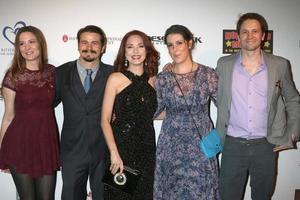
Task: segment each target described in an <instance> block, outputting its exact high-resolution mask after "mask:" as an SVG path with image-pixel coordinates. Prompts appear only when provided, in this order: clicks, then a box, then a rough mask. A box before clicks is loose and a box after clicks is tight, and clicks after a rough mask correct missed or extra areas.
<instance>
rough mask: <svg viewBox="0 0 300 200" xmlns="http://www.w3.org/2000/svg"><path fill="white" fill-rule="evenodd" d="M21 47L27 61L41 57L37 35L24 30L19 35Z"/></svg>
mask: <svg viewBox="0 0 300 200" xmlns="http://www.w3.org/2000/svg"><path fill="white" fill-rule="evenodd" d="M18 44H19V49H20V53H21V55H22V57H23V58H24V59H25V61H26V62H32V61H38V60H39V58H40V45H39V43H38V41H37V38H36V37H35V35H34V34H33V33H31V32H23V33H21V34H20V37H19V43H18Z"/></svg>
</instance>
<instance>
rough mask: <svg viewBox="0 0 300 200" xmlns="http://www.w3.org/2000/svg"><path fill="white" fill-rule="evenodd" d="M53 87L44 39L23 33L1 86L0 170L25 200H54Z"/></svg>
mask: <svg viewBox="0 0 300 200" xmlns="http://www.w3.org/2000/svg"><path fill="white" fill-rule="evenodd" d="M54 83H55V81H54V66H52V65H49V64H47V46H46V41H45V38H44V35H43V34H42V32H41V31H40V30H39V29H37V28H35V27H33V26H26V27H23V28H20V30H19V31H18V33H17V35H16V39H15V53H14V57H13V61H12V65H11V67H10V68H9V70H8V71H7V73H6V75H5V77H4V79H3V83H2V87H3V88H2V94H3V98H4V103H5V112H4V115H3V119H2V124H1V131H0V169H2V170H4V171H10V173H11V175H12V178H13V180H14V183H15V185H16V188H17V191H18V193H19V196H20V198H21V200H23V199H26V200H27V199H30V200H35V199H54V191H55V183H56V171H57V170H59V166H60V163H59V151H58V138H57V136H58V134H57V127H56V122H55V117H54V110H53V107H52V104H53V100H54V95H55V90H54V89H55V88H54V87H55V85H54Z"/></svg>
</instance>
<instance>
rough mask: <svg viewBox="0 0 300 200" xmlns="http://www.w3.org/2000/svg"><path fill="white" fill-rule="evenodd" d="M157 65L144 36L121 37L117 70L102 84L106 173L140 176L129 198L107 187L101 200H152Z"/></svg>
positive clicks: (132, 33) (149, 43) (151, 46)
mask: <svg viewBox="0 0 300 200" xmlns="http://www.w3.org/2000/svg"><path fill="white" fill-rule="evenodd" d="M158 62H159V53H158V52H157V51H156V50H155V48H154V47H153V45H152V43H151V41H150V40H149V38H148V36H147V35H146V34H145V33H143V32H141V31H137V30H134V31H131V32H129V33H127V34H126V35H125V36H124V38H123V39H122V41H121V45H120V49H119V52H118V55H117V58H116V60H115V63H114V65H115V67H116V72H115V73H113V74H111V75H110V77H109V79H108V81H107V85H106V89H105V95H104V100H103V107H102V119H101V126H102V129H103V133H104V136H105V139H106V142H107V146H108V150H109V154H110V159H109V158H108V159H107V167H109V168H110V171H111V173H112V174H115V173H118V172H122V171H123V169H124V166H128V167H130V168H132V169H137V170H139V171H140V172H141V176H140V178H139V181H138V184H137V187H136V190H135V192H134V194H133V195H129V194H127V193H124V192H122V191H120V190H116V189H114V188H111V187H108V186H107V187H106V188H105V192H104V193H105V199H110V200H112V199H116V200H121V199H122V200H125V199H131V200H133V199H134V200H148V199H149V200H152V199H153V194H152V193H153V179H154V167H155V132H154V127H153V114H154V112H155V110H156V107H157V102H156V92H155V90H154V88H153V86H154V79H155V75H156V74H157V71H158ZM113 113H114V120H113V122H111V121H112V114H113Z"/></svg>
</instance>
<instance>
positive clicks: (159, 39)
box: [149, 35, 202, 45]
mask: <svg viewBox="0 0 300 200" xmlns="http://www.w3.org/2000/svg"><path fill="white" fill-rule="evenodd" d="M149 38H150V40H151V41H152V43H153V44H157V45H163V44H164V38H165V37H164V36H159V35H153V36H149ZM194 42H195V44H196V45H197V43H202V39H201V37H194Z"/></svg>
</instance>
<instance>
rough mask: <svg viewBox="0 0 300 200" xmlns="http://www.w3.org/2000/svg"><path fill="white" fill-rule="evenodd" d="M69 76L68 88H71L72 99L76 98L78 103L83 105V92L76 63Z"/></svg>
mask: <svg viewBox="0 0 300 200" xmlns="http://www.w3.org/2000/svg"><path fill="white" fill-rule="evenodd" d="M70 74H71V75H70V88H72V92H73V94H74V97H76V98H77V99H78V101H79V102H80V103H81V104H82V105H84V98H85V92H84V89H83V86H82V83H81V80H80V77H79V74H78V70H77V65H76V62H75V65H74V66H73V68H72V70H71V72H70Z"/></svg>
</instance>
